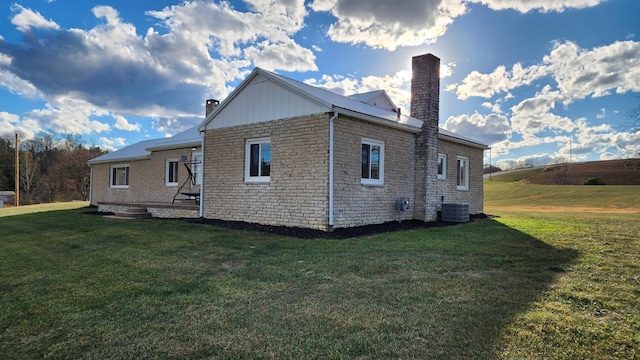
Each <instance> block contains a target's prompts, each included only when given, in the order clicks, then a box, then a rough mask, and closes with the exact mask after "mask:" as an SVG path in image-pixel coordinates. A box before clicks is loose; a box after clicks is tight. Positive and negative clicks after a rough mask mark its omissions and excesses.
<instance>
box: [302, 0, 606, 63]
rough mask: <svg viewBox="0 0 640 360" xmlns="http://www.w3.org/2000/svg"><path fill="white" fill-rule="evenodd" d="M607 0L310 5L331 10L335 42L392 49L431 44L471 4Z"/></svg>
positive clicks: (350, 0)
mask: <svg viewBox="0 0 640 360" xmlns="http://www.w3.org/2000/svg"><path fill="white" fill-rule="evenodd" d="M603 1H605V0H396V1H388V0H315V1H313V2H312V3H311V4H309V7H310V8H311V9H312V10H313V11H316V12H330V13H331V14H332V15H333V16H335V17H336V22H335V23H333V24H332V25H331V26H330V27H329V31H328V35H329V37H330V38H331V39H332V40H333V41H337V42H345V43H352V44H365V45H367V46H369V47H372V48H383V49H387V50H390V51H393V50H395V49H396V48H398V47H402V46H416V45H423V44H430V43H433V42H435V41H436V40H437V39H438V37H440V36H442V35H443V34H444V33H445V32H446V31H447V28H448V27H449V26H450V25H451V24H452V23H453V21H454V20H455V19H456V18H458V17H460V16H462V15H464V14H466V13H467V11H468V6H469V4H470V3H480V4H484V5H486V6H488V7H490V8H491V9H494V10H516V11H519V12H521V13H527V12H529V11H534V10H537V11H541V12H550V11H556V12H561V11H564V10H566V9H570V8H576V9H582V8H586V7H592V6H596V5H598V4H600V3H602V2H603Z"/></svg>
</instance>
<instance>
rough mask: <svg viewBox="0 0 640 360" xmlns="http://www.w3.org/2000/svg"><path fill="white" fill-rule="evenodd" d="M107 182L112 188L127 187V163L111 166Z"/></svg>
mask: <svg viewBox="0 0 640 360" xmlns="http://www.w3.org/2000/svg"><path fill="white" fill-rule="evenodd" d="M109 177H110V179H109V184H110V186H111V187H112V188H128V187H129V165H113V166H111V174H110V176H109Z"/></svg>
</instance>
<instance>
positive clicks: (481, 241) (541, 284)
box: [398, 219, 579, 359]
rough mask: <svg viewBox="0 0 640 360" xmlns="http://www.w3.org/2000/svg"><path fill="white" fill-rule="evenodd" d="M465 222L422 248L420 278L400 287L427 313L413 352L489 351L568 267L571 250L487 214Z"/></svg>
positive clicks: (474, 354) (489, 354)
mask: <svg viewBox="0 0 640 360" xmlns="http://www.w3.org/2000/svg"><path fill="white" fill-rule="evenodd" d="M465 228H466V227H464V226H463V227H457V228H455V230H456V235H457V237H456V238H452V239H451V241H450V243H448V244H447V243H443V244H441V245H440V248H439V249H438V248H434V249H433V250H434V252H433V253H431V254H429V253H427V254H425V259H424V260H425V261H427V262H429V261H430V262H431V265H430V266H425V267H423V268H422V269H421V270H422V271H424V275H423V279H424V280H425V283H422V284H420V283H413V284H410V286H408V287H407V288H406V289H405V290H406V291H411V292H414V295H415V297H416V301H420V298H424V299H425V300H424V303H422V304H420V303H416V304H415V305H413V306H411V307H413V308H414V309H416V310H420V312H419V313H417V314H416V315H417V316H424V317H426V318H429V320H428V321H425V322H424V325H425V326H426V327H424V328H423V330H424V332H423V333H422V334H421V336H420V338H419V340H420V341H421V342H422V344H423V346H424V349H425V350H426V351H425V352H424V353H421V352H419V353H418V354H415V355H418V356H419V357H421V356H425V357H428V358H485V359H486V358H495V357H497V355H498V353H500V352H501V348H502V344H501V341H502V340H503V336H504V331H505V329H506V328H507V327H508V326H509V325H510V324H512V323H513V321H514V320H515V319H516V318H517V317H518V316H519V315H520V314H523V313H524V312H526V311H528V310H529V309H530V308H531V305H532V304H533V303H535V302H537V301H539V300H540V299H541V298H543V297H544V294H545V293H546V292H547V291H548V290H549V289H550V288H551V286H553V284H554V283H555V282H556V281H557V279H558V277H559V276H562V275H563V274H565V273H566V272H568V271H571V270H570V265H571V264H572V263H573V262H574V261H575V260H576V258H577V257H578V255H579V252H578V251H576V250H574V249H568V248H558V247H554V246H551V245H549V244H547V243H545V242H544V241H542V240H540V239H537V238H535V237H533V236H531V235H529V234H526V233H523V232H521V231H518V230H516V229H513V228H510V227H508V226H506V225H504V224H502V223H500V222H498V221H496V220H493V219H486V220H482V226H479V227H475V226H474V227H473V229H471V227H469V228H468V231H467V229H465ZM425 241H427V242H428V241H429V239H425ZM398 290H400V291H402V289H398Z"/></svg>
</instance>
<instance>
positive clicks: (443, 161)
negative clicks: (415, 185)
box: [438, 154, 447, 179]
mask: <svg viewBox="0 0 640 360" xmlns="http://www.w3.org/2000/svg"><path fill="white" fill-rule="evenodd" d="M446 178H447V154H438V179H446Z"/></svg>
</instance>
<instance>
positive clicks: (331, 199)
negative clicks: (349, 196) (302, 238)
mask: <svg viewBox="0 0 640 360" xmlns="http://www.w3.org/2000/svg"><path fill="white" fill-rule="evenodd" d="M339 114H340V113H339V112H338V110H336V109H334V111H333V116H332V117H331V119H329V230H333V131H334V130H333V121H334V120H335V119H337V118H338V115H339Z"/></svg>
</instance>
